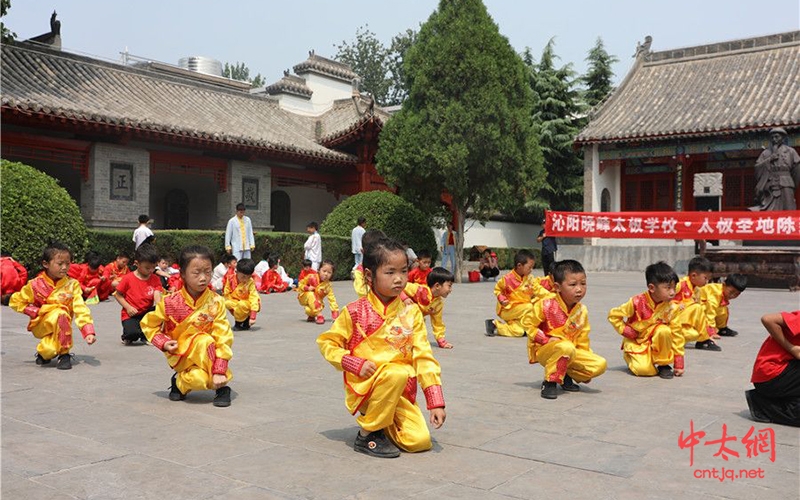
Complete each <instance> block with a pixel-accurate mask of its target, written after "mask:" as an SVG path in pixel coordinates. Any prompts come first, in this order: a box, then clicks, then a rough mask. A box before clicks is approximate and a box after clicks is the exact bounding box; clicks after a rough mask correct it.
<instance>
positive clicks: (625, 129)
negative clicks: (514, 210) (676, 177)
mask: <svg viewBox="0 0 800 500" xmlns="http://www.w3.org/2000/svg"><path fill="white" fill-rule="evenodd" d="M773 126H783V127H797V126H800V31H794V32H789V33H781V34H777V35H770V36H765V37H758V38H751V39H745V40H735V41H732V42H724V43H717V44H711V45H703V46H699V47H690V48H684V49H677V50H668V51H663V52H652V53H651V52H645V53H643V54H642V55H640V56H639V57H638V58H637V61H636V62H635V63H634V67H633V69H631V71H630V73H629V74H628V75H627V76H626V77H625V80H624V81H623V82H622V84H621V85H620V86H619V88H617V90H616V91H615V92H614V93H613V94H612V95H611V96H610V97H609V98H608V99H607V100H606V101H605V102H604V103H603V104H601V105H600V107H599V108H597V109H596V110H595V111H594V113H593V116H592V119H591V121H590V122H589V124H588V125H587V126H586V128H585V129H584V130H583V131H581V133H580V134H579V135H578V137H577V138H576V142H577V143H579V144H580V143H591V142H622V141H633V140H659V139H669V138H675V137H688V136H702V135H716V134H720V133H732V132H741V131H748V130H759V129H768V128H770V127H773Z"/></svg>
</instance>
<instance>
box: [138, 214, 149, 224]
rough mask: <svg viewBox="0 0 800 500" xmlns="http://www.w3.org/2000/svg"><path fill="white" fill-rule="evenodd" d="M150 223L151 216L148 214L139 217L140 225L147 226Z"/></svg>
mask: <svg viewBox="0 0 800 500" xmlns="http://www.w3.org/2000/svg"><path fill="white" fill-rule="evenodd" d="M149 221H150V216H149V215H147V214H142V215H140V216H139V224H146V223H147V222H149Z"/></svg>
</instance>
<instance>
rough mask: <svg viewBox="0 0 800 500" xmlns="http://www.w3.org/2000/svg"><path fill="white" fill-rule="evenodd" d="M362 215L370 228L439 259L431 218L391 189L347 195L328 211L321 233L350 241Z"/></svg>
mask: <svg viewBox="0 0 800 500" xmlns="http://www.w3.org/2000/svg"><path fill="white" fill-rule="evenodd" d="M361 216H364V217H366V218H367V229H380V230H381V231H383V232H384V233H386V235H387V236H389V237H390V238H394V239H396V240H398V241H401V242H403V243H405V244H406V245H408V246H410V247H411V248H413V249H414V251H418V250H422V249H425V250H428V251H429V252H431V255H432V256H433V259H434V260H436V256H437V254H438V251H437V249H438V245H437V244H436V238H435V237H434V235H433V229H431V225H430V222H429V220H428V218H427V217H426V216H425V214H424V213H422V211H420V210H419V209H418V208H417V207H415V206H414V205H412V204H411V203H409V202H408V201H406V200H404V199H403V198H401V197H399V196H397V195H396V194H394V193H390V192H388V191H368V192H365V193H359V194H357V195H354V196H351V197H349V198H347V199H346V200H344V201H343V202H342V203H340V204H338V205H336V207H335V208H334V209H333V210H332V211H331V213H329V214H328V216H327V217H326V218H325V221H324V222H323V223H322V227H321V229H320V232H321V233H323V234H335V235H338V236H341V237H344V238H348V240H349V238H350V233H351V232H352V230H353V228H354V227H355V226H356V221H357V220H358V218H359V217H361ZM323 248H324V247H323ZM351 255H352V254H351Z"/></svg>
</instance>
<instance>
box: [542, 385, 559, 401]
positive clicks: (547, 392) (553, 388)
mask: <svg viewBox="0 0 800 500" xmlns="http://www.w3.org/2000/svg"><path fill="white" fill-rule="evenodd" d="M542 397H543V398H544V399H556V398H558V384H556V383H555V382H542Z"/></svg>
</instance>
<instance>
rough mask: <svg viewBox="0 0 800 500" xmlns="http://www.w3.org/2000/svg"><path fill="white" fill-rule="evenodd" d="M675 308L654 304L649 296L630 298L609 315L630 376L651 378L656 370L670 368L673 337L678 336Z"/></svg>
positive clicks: (666, 304)
mask: <svg viewBox="0 0 800 500" xmlns="http://www.w3.org/2000/svg"><path fill="white" fill-rule="evenodd" d="M677 317H678V314H677V307H676V306H675V304H673V303H672V302H671V301H669V300H665V301H664V302H661V303H659V304H656V303H655V302H653V299H652V297H650V292H644V293H642V294H639V295H636V296H634V297H632V298H631V299H630V300H629V301H628V302H626V303H624V304H622V305H621V306H619V307H615V308H613V309H611V310H610V311H609V312H608V321H609V322H610V323H611V325H612V326H613V327H614V329H615V330H616V331H617V332H618V333H619V334H620V335H622V336H623V337H624V338H623V339H622V351H623V355H622V356H623V358H624V359H625V363H627V364H628V369H630V371H631V373H633V374H634V375H637V376H643V377H651V376H653V375H656V374H658V369H656V366H666V365H670V364H672V362H673V361H674V359H675V355H674V352H673V340H672V339H673V335H680V332H679V331H678V329H679V328H680V326H679V323H678V321H677Z"/></svg>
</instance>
